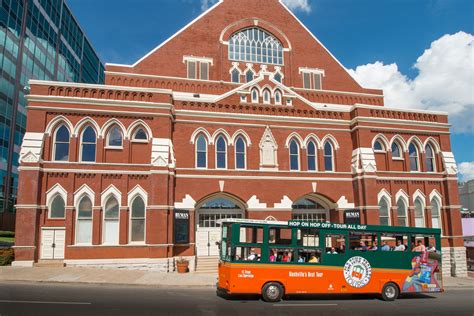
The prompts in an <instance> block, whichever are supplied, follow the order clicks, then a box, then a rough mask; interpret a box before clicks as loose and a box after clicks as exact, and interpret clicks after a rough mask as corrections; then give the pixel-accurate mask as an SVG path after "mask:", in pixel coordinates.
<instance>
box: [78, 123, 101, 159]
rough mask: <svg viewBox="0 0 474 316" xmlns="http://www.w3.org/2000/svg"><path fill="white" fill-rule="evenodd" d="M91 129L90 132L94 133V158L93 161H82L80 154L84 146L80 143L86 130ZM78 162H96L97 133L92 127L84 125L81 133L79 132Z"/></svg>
mask: <svg viewBox="0 0 474 316" xmlns="http://www.w3.org/2000/svg"><path fill="white" fill-rule="evenodd" d="M89 127H90V128H92V130H93V131H94V133H95V143H94V145H95V157H94V161H83V160H82V152H83V148H82V147H83V145H84V142H83V141H82V139H83V137H84V132H85V131H86V129H87V128H89ZM86 144H92V143H86ZM79 161H80V162H85V163H93V162H96V161H97V131H96V130H95V128H94V127H93V126H92V125H86V126H84V128H83V129H82V132H81V136H80V138H79Z"/></svg>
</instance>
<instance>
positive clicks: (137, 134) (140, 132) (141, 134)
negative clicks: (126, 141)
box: [132, 127, 148, 141]
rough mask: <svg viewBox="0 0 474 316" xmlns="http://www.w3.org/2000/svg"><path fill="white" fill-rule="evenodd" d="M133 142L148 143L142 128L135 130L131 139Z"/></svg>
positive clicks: (146, 135)
mask: <svg viewBox="0 0 474 316" xmlns="http://www.w3.org/2000/svg"><path fill="white" fill-rule="evenodd" d="M132 139H133V140H136V141H148V134H147V133H146V132H145V130H144V129H143V128H141V127H140V128H137V130H136V131H135V134H133V137H132Z"/></svg>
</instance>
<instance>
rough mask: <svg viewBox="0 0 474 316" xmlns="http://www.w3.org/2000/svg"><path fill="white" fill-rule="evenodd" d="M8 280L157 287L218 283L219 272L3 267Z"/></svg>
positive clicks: (3, 276)
mask: <svg viewBox="0 0 474 316" xmlns="http://www.w3.org/2000/svg"><path fill="white" fill-rule="evenodd" d="M9 281H22V282H46V283H88V284H113V285H145V286H154V287H215V285H216V282H217V274H201V273H199V274H198V273H185V274H178V273H163V272H151V271H143V270H125V269H100V268H68V267H66V268H38V267H36V268H23V267H0V283H2V282H9Z"/></svg>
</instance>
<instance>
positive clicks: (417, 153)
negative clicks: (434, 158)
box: [408, 143, 421, 172]
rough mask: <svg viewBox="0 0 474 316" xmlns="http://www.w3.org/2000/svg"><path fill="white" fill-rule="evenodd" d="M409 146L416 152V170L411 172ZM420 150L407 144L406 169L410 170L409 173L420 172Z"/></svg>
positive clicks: (414, 145)
mask: <svg viewBox="0 0 474 316" xmlns="http://www.w3.org/2000/svg"><path fill="white" fill-rule="evenodd" d="M410 146H413V147H414V148H415V152H416V170H411V159H412V157H411V155H410ZM420 167H421V166H420V149H419V148H418V146H417V145H416V144H413V143H412V144H409V145H408V168H409V169H410V172H420Z"/></svg>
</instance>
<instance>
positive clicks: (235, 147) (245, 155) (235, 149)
mask: <svg viewBox="0 0 474 316" xmlns="http://www.w3.org/2000/svg"><path fill="white" fill-rule="evenodd" d="M239 139H241V140H242V142H244V167H243V168H237V141H238V140H239ZM234 155H235V159H234V160H235V161H234V162H235V169H236V170H247V142H246V140H245V138H244V137H243V136H240V135H239V136H237V138H236V139H235V141H234Z"/></svg>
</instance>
